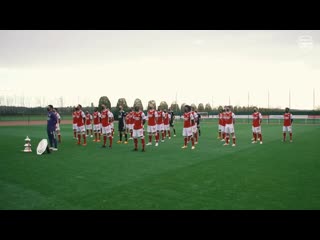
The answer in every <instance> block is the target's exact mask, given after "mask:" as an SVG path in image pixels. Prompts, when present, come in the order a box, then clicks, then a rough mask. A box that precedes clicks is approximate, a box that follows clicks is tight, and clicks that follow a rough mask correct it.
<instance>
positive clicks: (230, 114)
mask: <svg viewBox="0 0 320 240" xmlns="http://www.w3.org/2000/svg"><path fill="white" fill-rule="evenodd" d="M234 117H235V115H234V113H233V112H225V113H224V121H225V123H226V124H233V119H234Z"/></svg>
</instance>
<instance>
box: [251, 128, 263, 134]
mask: <svg viewBox="0 0 320 240" xmlns="http://www.w3.org/2000/svg"><path fill="white" fill-rule="evenodd" d="M252 132H253V133H261V126H259V127H253V126H252Z"/></svg>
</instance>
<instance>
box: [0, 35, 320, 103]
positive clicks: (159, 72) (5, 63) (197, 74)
mask: <svg viewBox="0 0 320 240" xmlns="http://www.w3.org/2000/svg"><path fill="white" fill-rule="evenodd" d="M319 43H320V31H311V30H303V31H302V30H301V31H280V30H277V31H257V30H251V31H244V30H237V31H231V30H226V31H221V30H217V31H213V30H210V31H199V30H197V31H191V30H190V31H180V30H170V31H162V30H161V31H160V30H159V31H151V30H146V31H134V30H131V31H127V30H112V31H109V30H103V31H102V30H95V31H93V30H84V31H78V30H77V31H74V30H73V31H71V30H61V31H58V30H50V31H49V30H36V31H29V30H17V31H16V30H14V31H6V30H2V31H0V83H1V84H0V104H2V105H3V104H11V105H25V106H28V107H29V106H39V105H41V106H46V105H47V104H50V103H51V104H53V105H55V106H57V107H61V104H62V105H63V106H73V105H76V104H78V103H80V104H82V105H83V106H86V105H90V104H91V102H93V103H94V104H95V105H97V103H98V100H99V98H100V97H101V96H108V98H109V99H110V101H111V105H112V106H115V105H116V103H117V101H118V99H119V98H125V99H126V100H127V103H128V105H129V106H131V105H133V102H134V100H135V99H136V98H140V99H141V100H142V103H143V105H144V106H146V105H147V102H148V101H149V100H155V101H156V103H157V105H158V104H159V103H160V102H161V101H166V102H167V103H168V104H169V105H170V104H171V103H172V102H173V101H175V100H177V102H178V104H179V105H181V104H182V103H187V104H192V103H194V104H196V105H198V104H199V103H203V104H206V103H209V104H211V105H213V106H215V107H216V106H219V105H226V104H229V99H230V104H231V105H240V106H247V105H248V104H249V105H254V106H258V107H268V106H270V107H281V108H284V107H287V106H289V104H290V107H291V108H295V109H313V107H314V103H315V106H316V107H318V106H320V48H319ZM268 92H269V102H268ZM289 92H290V95H291V102H290V103H289ZM313 92H315V98H313ZM60 99H63V101H62V102H61V101H60ZM314 100H315V102H314Z"/></svg>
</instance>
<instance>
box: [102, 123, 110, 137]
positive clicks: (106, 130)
mask: <svg viewBox="0 0 320 240" xmlns="http://www.w3.org/2000/svg"><path fill="white" fill-rule="evenodd" d="M102 134H103V135H109V134H111V127H110V125H108V126H106V127H102Z"/></svg>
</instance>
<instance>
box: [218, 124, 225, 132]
mask: <svg viewBox="0 0 320 240" xmlns="http://www.w3.org/2000/svg"><path fill="white" fill-rule="evenodd" d="M218 129H219V132H224V129H225V126H223V125H220V124H219V127H218Z"/></svg>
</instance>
